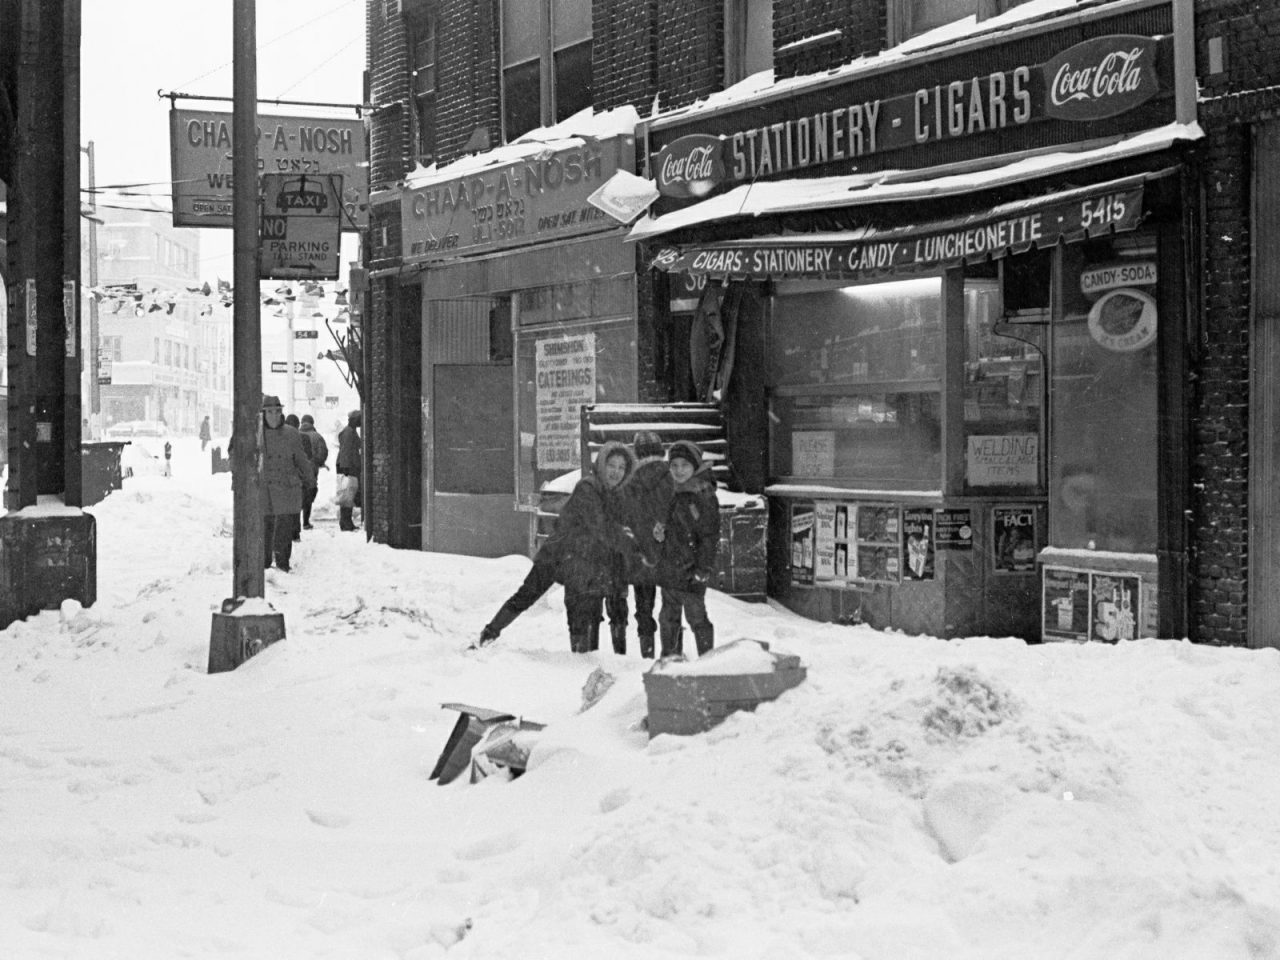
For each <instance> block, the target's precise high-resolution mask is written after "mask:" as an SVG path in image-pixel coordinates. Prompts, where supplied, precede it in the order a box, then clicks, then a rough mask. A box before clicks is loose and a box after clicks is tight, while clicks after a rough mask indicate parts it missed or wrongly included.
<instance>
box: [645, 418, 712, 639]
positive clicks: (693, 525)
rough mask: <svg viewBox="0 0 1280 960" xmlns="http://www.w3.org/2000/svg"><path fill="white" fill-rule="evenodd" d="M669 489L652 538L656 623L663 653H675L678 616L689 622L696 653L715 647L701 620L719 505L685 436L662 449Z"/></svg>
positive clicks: (704, 614)
mask: <svg viewBox="0 0 1280 960" xmlns="http://www.w3.org/2000/svg"><path fill="white" fill-rule="evenodd" d="M667 462H668V465H669V468H670V470H671V479H672V481H673V482H674V489H673V492H672V495H671V503H670V505H669V506H668V508H667V520H666V523H665V524H663V525H662V526H661V527H660V528H659V529H655V531H654V535H655V537H656V538H657V539H658V540H659V541H661V543H662V552H661V556H660V559H659V561H658V583H659V584H660V585H661V587H662V612H661V613H660V614H659V615H658V625H659V629H660V632H661V637H662V655H663V656H664V657H667V656H670V655H672V654H676V653H681V652H682V648H683V644H682V640H681V632H682V631H681V627H680V620H681V615H682V614H683V616H684V619H686V620H688V621H689V627H690V629H692V630H693V637H694V640H695V641H696V642H697V644H698V654H699V655H702V654H704V653H707V652H709V651H710V650H711V648H712V647H713V646H715V631H714V629H713V628H712V626H711V621H710V620H709V619H708V618H707V603H706V596H707V583H708V582H709V581H710V580H711V575H712V573H713V572H714V571H715V563H716V553H717V552H718V551H719V549H720V505H719V502H718V501H717V500H716V484H715V480H713V479H712V477H711V466H710V464H705V463H703V462H702V451H701V450H699V449H698V446H697V444H695V443H691V442H689V441H688V440H677V441H676V442H675V443H673V444H672V445H671V449H670V450H668V451H667Z"/></svg>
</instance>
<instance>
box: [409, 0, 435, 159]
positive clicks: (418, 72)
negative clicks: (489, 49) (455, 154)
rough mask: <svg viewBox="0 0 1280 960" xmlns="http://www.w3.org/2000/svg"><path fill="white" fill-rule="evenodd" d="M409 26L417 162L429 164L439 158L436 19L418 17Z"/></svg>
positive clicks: (414, 139)
mask: <svg viewBox="0 0 1280 960" xmlns="http://www.w3.org/2000/svg"><path fill="white" fill-rule="evenodd" d="M410 30H411V35H410V36H411V44H412V46H411V47H410V53H411V56H412V58H413V144H414V153H415V155H416V158H417V160H418V162H419V163H421V164H423V165H424V166H426V165H429V164H430V163H432V162H433V161H434V160H435V158H436V19H435V17H432V16H424V17H422V18H420V19H416V20H415V21H414V22H413V23H412V24H411V26H410Z"/></svg>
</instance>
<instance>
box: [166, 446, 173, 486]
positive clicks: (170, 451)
mask: <svg viewBox="0 0 1280 960" xmlns="http://www.w3.org/2000/svg"><path fill="white" fill-rule="evenodd" d="M172 462H173V444H171V443H170V442H169V441H168V440H166V441H165V442H164V475H165V476H166V477H171V476H173V470H172V468H171V466H170V464H171V463H172Z"/></svg>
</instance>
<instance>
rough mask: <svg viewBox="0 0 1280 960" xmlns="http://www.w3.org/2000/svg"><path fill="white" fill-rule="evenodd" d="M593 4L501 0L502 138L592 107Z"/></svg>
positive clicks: (563, 0)
mask: <svg viewBox="0 0 1280 960" xmlns="http://www.w3.org/2000/svg"><path fill="white" fill-rule="evenodd" d="M591 89H592V87H591V0H503V3H502V120H503V135H504V137H505V139H506V140H514V139H515V138H516V137H519V136H520V135H521V134H524V133H528V132H529V131H530V130H532V129H534V128H535V127H540V126H549V125H551V124H553V123H559V122H560V121H561V120H564V119H565V118H567V117H570V116H572V115H573V114H575V113H577V112H578V111H579V110H582V109H584V108H586V107H589V106H591Z"/></svg>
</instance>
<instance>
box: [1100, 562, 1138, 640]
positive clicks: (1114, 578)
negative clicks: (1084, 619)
mask: <svg viewBox="0 0 1280 960" xmlns="http://www.w3.org/2000/svg"><path fill="white" fill-rule="evenodd" d="M1089 587H1090V593H1091V597H1092V599H1091V601H1090V602H1091V604H1092V616H1091V617H1090V621H1089V639H1090V640H1097V641H1100V642H1103V643H1119V642H1120V641H1121V640H1132V639H1134V638H1135V637H1136V636H1137V627H1138V623H1137V619H1138V613H1139V611H1141V609H1142V607H1141V604H1140V602H1139V601H1140V593H1141V589H1142V581H1141V580H1140V579H1139V578H1138V577H1137V576H1135V575H1131V574H1121V573H1093V574H1090V584H1089Z"/></svg>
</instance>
